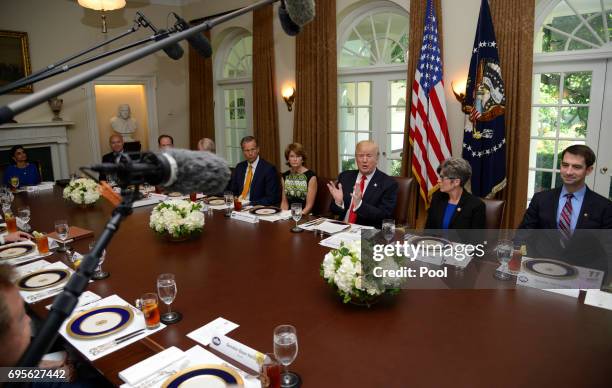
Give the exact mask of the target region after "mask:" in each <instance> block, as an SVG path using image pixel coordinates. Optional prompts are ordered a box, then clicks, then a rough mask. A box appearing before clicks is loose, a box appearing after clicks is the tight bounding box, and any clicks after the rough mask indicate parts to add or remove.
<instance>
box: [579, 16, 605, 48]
mask: <svg viewBox="0 0 612 388" xmlns="http://www.w3.org/2000/svg"><path fill="white" fill-rule="evenodd" d="M583 16H584V18H585V19H587V20H588V19H589V18H591V16H594V15H593V14H585V15H583ZM599 20H601V14H599ZM575 36H576V37H578V38H580V39H584V40H586V41H587V42H591V43H593V44H594V45H596V46H600V45H601V42H600V41H599V40H598V39H597V37H596V36H595V35H593V33H592V32H591V30H589V28H588V27H587V26H584V25H583V26H582V27H580V29H579V30H578V32H576V34H575Z"/></svg>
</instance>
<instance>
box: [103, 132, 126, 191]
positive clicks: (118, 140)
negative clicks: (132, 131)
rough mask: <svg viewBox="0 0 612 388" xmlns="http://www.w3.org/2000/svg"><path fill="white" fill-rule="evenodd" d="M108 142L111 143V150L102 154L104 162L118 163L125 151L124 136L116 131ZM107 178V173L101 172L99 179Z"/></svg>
mask: <svg viewBox="0 0 612 388" xmlns="http://www.w3.org/2000/svg"><path fill="white" fill-rule="evenodd" d="M108 144H109V145H110V148H111V152H109V153H108V154H104V155H103V156H102V163H117V162H118V161H119V159H120V158H121V154H122V153H123V136H121V135H118V134H116V133H115V134H112V135H111V136H110V138H109V139H108ZM107 178H108V177H107V176H106V174H103V173H100V177H99V178H98V179H99V180H101V181H105V180H107Z"/></svg>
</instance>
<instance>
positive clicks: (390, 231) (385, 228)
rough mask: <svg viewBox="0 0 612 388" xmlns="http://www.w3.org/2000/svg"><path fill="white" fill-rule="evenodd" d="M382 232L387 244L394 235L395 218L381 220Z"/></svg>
mask: <svg viewBox="0 0 612 388" xmlns="http://www.w3.org/2000/svg"><path fill="white" fill-rule="evenodd" d="M382 234H383V237H384V238H385V240H387V244H388V243H389V242H391V240H393V237H395V220H390V219H389V220H383V222H382Z"/></svg>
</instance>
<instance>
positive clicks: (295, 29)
mask: <svg viewBox="0 0 612 388" xmlns="http://www.w3.org/2000/svg"><path fill="white" fill-rule="evenodd" d="M278 19H279V20H280V24H281V27H283V30H284V31H285V33H286V34H287V35H289V36H296V35H297V34H299V33H300V31H302V28H301V27H300V26H298V25H297V24H295V23H294V22H293V20H291V18H290V17H289V14H288V13H287V8H286V7H285V2H284V1H281V5H280V7H279V8H278Z"/></svg>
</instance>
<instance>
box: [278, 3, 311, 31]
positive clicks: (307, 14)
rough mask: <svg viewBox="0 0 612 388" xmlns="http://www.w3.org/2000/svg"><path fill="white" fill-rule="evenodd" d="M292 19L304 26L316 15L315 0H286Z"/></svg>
mask: <svg viewBox="0 0 612 388" xmlns="http://www.w3.org/2000/svg"><path fill="white" fill-rule="evenodd" d="M284 1H285V4H286V6H287V13H288V14H289V17H290V18H291V20H292V21H293V22H294V23H295V24H297V25H298V26H300V27H302V26H304V25H305V24H307V23H309V22H310V21H312V19H314V17H315V3H314V0H284Z"/></svg>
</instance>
